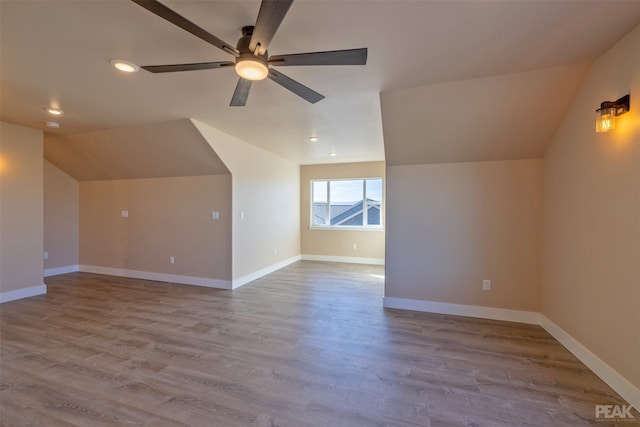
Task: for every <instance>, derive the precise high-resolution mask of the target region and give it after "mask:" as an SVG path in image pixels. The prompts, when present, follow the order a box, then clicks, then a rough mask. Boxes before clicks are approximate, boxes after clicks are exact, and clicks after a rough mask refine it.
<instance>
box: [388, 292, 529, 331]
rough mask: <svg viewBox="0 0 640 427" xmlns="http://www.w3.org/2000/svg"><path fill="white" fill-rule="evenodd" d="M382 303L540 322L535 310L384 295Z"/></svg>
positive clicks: (467, 314)
mask: <svg viewBox="0 0 640 427" xmlns="http://www.w3.org/2000/svg"><path fill="white" fill-rule="evenodd" d="M382 305H383V307H386V308H399V309H402V310H413V311H424V312H427V313H438V314H451V315H454V316H467V317H478V318H480V319H491V320H503V321H506V322H519V323H529V324H533V325H537V324H538V318H539V313H537V312H533V311H522V310H509V309H506V308H494V307H481V306H477V305H464V304H451V303H444V302H436V301H422V300H415V299H407V298H392V297H384V298H383V301H382Z"/></svg>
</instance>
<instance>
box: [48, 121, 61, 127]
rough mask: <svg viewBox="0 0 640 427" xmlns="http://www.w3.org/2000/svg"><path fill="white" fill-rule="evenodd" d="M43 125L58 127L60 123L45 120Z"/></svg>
mask: <svg viewBox="0 0 640 427" xmlns="http://www.w3.org/2000/svg"><path fill="white" fill-rule="evenodd" d="M45 126H46V127H48V128H59V127H60V123H58V122H45Z"/></svg>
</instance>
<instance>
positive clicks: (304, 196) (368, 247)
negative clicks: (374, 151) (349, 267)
mask: <svg viewBox="0 0 640 427" xmlns="http://www.w3.org/2000/svg"><path fill="white" fill-rule="evenodd" d="M373 177H382V178H383V182H384V178H385V165H384V162H365V163H341V164H327V165H307V166H301V167H300V248H301V251H302V254H303V255H319V256H330V257H357V258H369V259H376V260H380V261H383V260H384V234H385V232H384V230H382V231H371V230H363V231H348V230H311V229H310V227H309V223H310V211H309V210H310V206H311V202H310V197H311V195H310V194H311V184H310V182H311V180H312V179H339V178H373ZM385 205H386V202H385V200H384V195H383V202H382V206H383V215H382V221H383V226H384V221H385V215H384V208H385ZM354 243H355V244H356V247H357V249H355V250H354V249H353V244H354Z"/></svg>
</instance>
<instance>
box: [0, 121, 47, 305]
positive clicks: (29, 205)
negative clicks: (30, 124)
mask: <svg viewBox="0 0 640 427" xmlns="http://www.w3.org/2000/svg"><path fill="white" fill-rule="evenodd" d="M42 138H43V134H42V131H39V130H34V129H29V128H25V127H22V126H17V125H13V124H9V123H4V122H0V235H1V238H0V293H5V292H9V291H16V290H19V289H24V288H30V287H34V286H41V285H42V284H43V280H42V279H43V260H42V252H43V239H42V235H43V196H42V193H43V189H42V187H43V160H42Z"/></svg>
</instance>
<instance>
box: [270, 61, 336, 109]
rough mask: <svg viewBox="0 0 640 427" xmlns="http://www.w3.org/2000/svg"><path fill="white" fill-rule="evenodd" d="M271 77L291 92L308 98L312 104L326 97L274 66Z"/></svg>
mask: <svg viewBox="0 0 640 427" xmlns="http://www.w3.org/2000/svg"><path fill="white" fill-rule="evenodd" d="M269 78H270V79H271V80H273V81H274V82H276V83H278V84H279V85H280V86H282V87H283V88H285V89H289V90H290V91H291V92H293V93H295V94H296V95H298V96H299V97H301V98H304V99H306V100H307V101H309V102H310V103H312V104H315V103H316V102H318V101H320V100H322V99H324V95H321V94H319V93H318V92H316V91H314V90H312V89H309V88H308V87H306V86H305V85H303V84H302V83H298V82H297V81H295V80H293V79H292V78H291V77H287V76H285V75H284V74H282V73H281V72H280V71H276V70H274V69H272V68H270V69H269Z"/></svg>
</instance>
